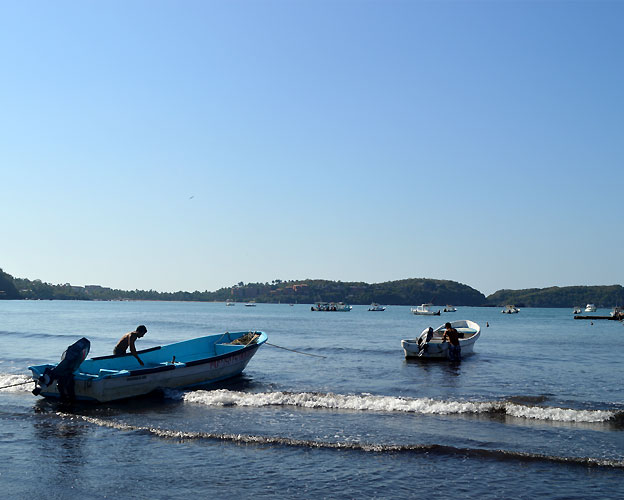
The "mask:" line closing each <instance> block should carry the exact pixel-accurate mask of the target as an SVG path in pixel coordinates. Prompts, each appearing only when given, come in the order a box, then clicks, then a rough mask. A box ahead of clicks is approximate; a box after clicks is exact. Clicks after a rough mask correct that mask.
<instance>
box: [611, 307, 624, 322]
mask: <svg viewBox="0 0 624 500" xmlns="http://www.w3.org/2000/svg"><path fill="white" fill-rule="evenodd" d="M610 316H611V317H612V318H615V319H620V320H621V319H624V311H623V310H622V308H621V307H620V306H615V307H614V308H613V311H611V313H610Z"/></svg>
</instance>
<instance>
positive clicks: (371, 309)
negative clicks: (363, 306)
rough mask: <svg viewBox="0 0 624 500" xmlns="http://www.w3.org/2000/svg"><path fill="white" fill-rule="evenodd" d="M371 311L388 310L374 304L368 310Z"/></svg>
mask: <svg viewBox="0 0 624 500" xmlns="http://www.w3.org/2000/svg"><path fill="white" fill-rule="evenodd" d="M368 310H369V311H385V310H386V306H380V305H379V304H376V303H374V302H373V303H372V304H371V305H370V307H369V308H368Z"/></svg>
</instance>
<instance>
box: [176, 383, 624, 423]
mask: <svg viewBox="0 0 624 500" xmlns="http://www.w3.org/2000/svg"><path fill="white" fill-rule="evenodd" d="M180 397H181V398H182V399H183V400H184V401H185V402H188V403H196V404H202V405H206V406H248V407H262V406H295V407H300V408H312V409H314V408H318V409H333V410H356V411H379V412H403V413H418V414H425V415H453V414H488V413H490V414H491V413H495V414H504V415H509V416H512V417H518V418H527V419H535V420H547V421H553V422H578V423H581V422H583V423H597V422H607V421H609V420H612V419H615V418H617V417H618V416H619V415H620V414H621V412H616V411H609V410H575V409H570V408H555V407H546V406H529V405H523V404H518V403H515V402H512V401H437V400H434V399H430V398H417V399H413V398H401V397H393V396H374V395H372V394H360V395H343V394H333V393H326V394H323V393H314V392H300V393H289V392H262V393H248V392H237V391H229V390H227V389H219V390H214V391H193V392H187V393H183V394H182V395H181V396H180Z"/></svg>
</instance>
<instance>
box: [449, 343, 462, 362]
mask: <svg viewBox="0 0 624 500" xmlns="http://www.w3.org/2000/svg"><path fill="white" fill-rule="evenodd" d="M448 357H449V359H450V360H451V361H460V360H461V346H458V345H457V346H455V345H451V344H449V346H448Z"/></svg>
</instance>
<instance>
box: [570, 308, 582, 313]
mask: <svg viewBox="0 0 624 500" xmlns="http://www.w3.org/2000/svg"><path fill="white" fill-rule="evenodd" d="M582 312H583V308H582V307H581V306H574V311H572V314H581V313H582Z"/></svg>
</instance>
